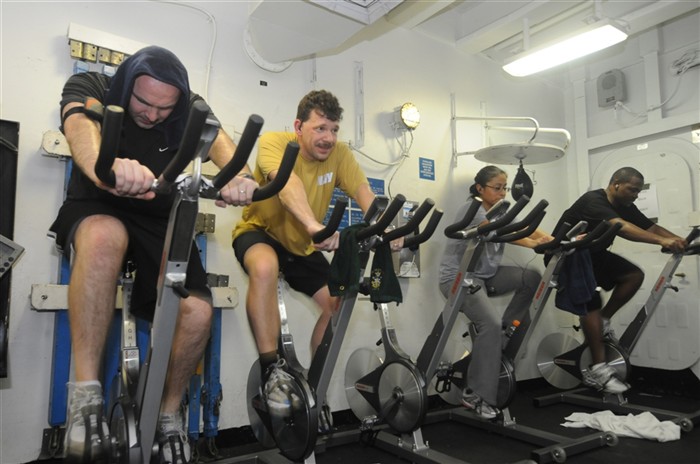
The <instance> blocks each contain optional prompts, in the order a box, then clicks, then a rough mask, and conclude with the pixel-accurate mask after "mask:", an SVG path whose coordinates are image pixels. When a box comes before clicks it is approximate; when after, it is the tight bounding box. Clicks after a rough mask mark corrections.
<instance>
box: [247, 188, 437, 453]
mask: <svg viewBox="0 0 700 464" xmlns="http://www.w3.org/2000/svg"><path fill="white" fill-rule="evenodd" d="M404 202H405V198H404V196H403V195H397V196H396V197H395V198H394V200H393V201H391V203H389V202H388V199H387V198H386V197H379V196H378V197H376V198H375V200H374V202H373V203H372V205H371V206H370V208H369V209H368V211H367V213H366V214H365V217H364V222H365V223H367V224H368V226H367V227H365V228H362V229H359V230H357V231H356V235H355V237H356V240H357V241H358V249H359V263H360V266H359V268H360V276H362V273H363V272H364V270H365V267H366V265H367V262H368V260H369V254H370V251H372V249H374V248H375V247H377V246H379V245H381V244H384V243H389V242H390V241H392V240H395V239H397V238H399V237H402V236H404V235H407V234H408V233H411V232H412V231H413V230H414V229H415V226H414V225H413V224H414V223H412V222H409V223H408V224H406V225H405V226H403V227H400V228H397V229H395V230H392V231H390V232H386V233H384V232H385V230H386V229H387V227H388V226H389V225H390V224H391V222H392V221H393V219H394V217H395V216H396V215H397V214H398V213H399V211H400V210H401V207H402V205H403V203H404ZM344 207H345V202H344V201H340V200H336V205H335V207H334V211H333V213H332V215H331V219H330V220H329V224H328V226H326V228H325V229H324V230H322V231H320V232H318V233H317V234H316V235H315V236H314V237H312V239H313V240H314V241H315V242H321V241H323V240H324V239H325V238H326V237H328V236H330V235H331V234H332V233H334V231H335V229H336V227H337V226H338V224H339V223H340V217H341V216H342V214H343V211H342V210H343V209H344ZM428 209H429V208H428ZM425 214H427V210H426V209H424V211H422V212H421V213H420V215H419V214H416V215H414V218H415V219H416V221H417V222H420V220H421V219H422V217H423V216H425ZM281 288H282V287H281V286H278V306H279V311H280V321H281V330H280V337H279V341H278V355H279V357H280V359H283V360H284V367H283V368H284V369H285V371H286V372H287V373H288V374H290V375H291V377H292V379H293V381H292V382H291V383H290V385H289V391H290V397H297V398H299V399H300V401H293V402H292V404H291V414H290V415H289V416H288V417H282V418H280V417H276V416H274V415H271V414H270V413H269V411H268V407H267V404H266V403H265V401H264V399H263V396H262V386H261V384H260V379H261V376H260V365H259V362H258V361H256V362H255V363H254V364H253V366H252V367H251V370H250V373H249V375H248V385H247V397H248V416H249V419H250V423H251V428H252V430H253V433H254V434H255V436H256V438H258V441H260V442H261V443H262V444H263V445H265V446H272V445H273V444H274V445H276V447H277V448H279V452H280V453H281V454H282V455H283V456H284V457H286V458H287V459H289V460H291V461H293V462H302V461H303V462H307V463H309V462H315V456H314V454H313V452H314V449H315V447H316V445H317V437H318V429H319V422H320V421H319V416H323V412H322V411H321V409H322V408H323V406H319V405H324V403H325V399H326V393H327V390H328V385H329V383H330V380H331V376H332V374H333V368H334V366H335V363H336V361H337V359H338V355H339V352H340V347H341V345H342V342H343V339H344V337H345V333H346V330H347V327H348V323H349V321H350V316H351V315H352V311H353V307H354V305H355V301H356V299H357V294H358V290H357V289H355V288H354V286H349V288H348V290H347V291H346V293H345V294H344V295H343V297H342V298H341V302H340V307H339V310H338V311H337V312H336V313H334V315H333V317H332V318H331V320H330V322H329V323H328V326H327V328H326V331H325V333H324V336H323V340H322V342H321V344H320V345H319V347H318V348H317V350H316V353H315V354H314V356H313V358H312V360H311V364H310V367H309V369H308V371H307V370H306V369H304V367H303V366H302V365H301V363H300V362H299V360H298V358H297V356H296V352H295V349H294V341H293V337H292V335H291V333H290V331H289V326H288V319H287V313H286V308H285V305H284V301H283V299H282V291H281ZM325 415H326V417H325V419H323V418H322V420H324V421H325V422H328V421H330V417H328V416H329V413H328V410H327V409H326V413H325ZM274 452H275V453H276V450H275V451H274ZM259 458H260V456H259V455H256V456H255V457H250V458H249V457H242V458H241V459H238V460H236V461H234V462H256V463H257V462H260V461H259ZM275 458H279V456H275V455H273V456H271V459H275Z"/></svg>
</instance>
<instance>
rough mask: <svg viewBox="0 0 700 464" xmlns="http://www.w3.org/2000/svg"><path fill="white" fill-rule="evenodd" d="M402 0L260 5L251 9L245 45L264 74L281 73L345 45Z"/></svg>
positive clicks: (298, 0) (264, 1) (297, 0)
mask: <svg viewBox="0 0 700 464" xmlns="http://www.w3.org/2000/svg"><path fill="white" fill-rule="evenodd" d="M402 2H403V0H291V1H279V0H261V1H259V2H258V3H256V4H255V5H254V6H252V7H251V12H250V15H249V16H248V24H247V25H246V30H245V37H244V41H243V43H244V45H245V49H246V52H247V53H248V56H250V58H251V59H252V60H253V61H254V62H255V64H257V65H258V66H260V67H261V68H263V69H266V70H268V71H273V72H280V71H283V70H285V69H287V68H288V67H289V66H290V65H291V64H292V61H293V60H295V59H298V58H302V57H307V56H310V55H313V54H314V53H318V52H321V51H324V50H330V49H332V48H335V47H337V46H339V45H341V44H343V43H344V42H345V41H346V40H348V39H349V38H350V37H352V36H353V35H355V34H356V33H357V32H358V31H360V30H361V29H363V28H364V27H366V26H367V25H369V24H372V23H373V22H375V21H376V20H377V19H379V18H381V17H383V16H384V15H386V14H387V13H388V12H389V11H391V10H392V9H393V8H395V7H396V6H397V5H399V4H401V3H402Z"/></svg>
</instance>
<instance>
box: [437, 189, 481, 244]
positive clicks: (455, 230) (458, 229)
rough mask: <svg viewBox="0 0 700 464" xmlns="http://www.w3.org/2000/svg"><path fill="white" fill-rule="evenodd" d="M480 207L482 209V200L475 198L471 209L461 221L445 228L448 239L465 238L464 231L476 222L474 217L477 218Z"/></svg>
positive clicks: (470, 206)
mask: <svg viewBox="0 0 700 464" xmlns="http://www.w3.org/2000/svg"><path fill="white" fill-rule="evenodd" d="M480 207H481V199H480V198H476V197H475V198H474V201H473V202H472V204H471V205H469V209H467V212H466V213H465V214H464V217H463V218H462V219H461V220H459V221H457V222H455V223H454V224H451V225H449V226H447V227H445V236H446V237H448V238H456V239H462V238H464V234H463V233H462V231H463V230H464V229H465V228H466V227H467V226H468V225H469V224H471V222H472V221H473V220H474V217H475V216H476V213H477V211H479V208H480Z"/></svg>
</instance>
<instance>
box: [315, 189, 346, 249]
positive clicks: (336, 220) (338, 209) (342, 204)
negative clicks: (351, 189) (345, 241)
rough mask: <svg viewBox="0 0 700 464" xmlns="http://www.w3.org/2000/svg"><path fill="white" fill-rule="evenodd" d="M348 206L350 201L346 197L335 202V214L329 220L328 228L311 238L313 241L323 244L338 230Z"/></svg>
mask: <svg viewBox="0 0 700 464" xmlns="http://www.w3.org/2000/svg"><path fill="white" fill-rule="evenodd" d="M347 206H348V200H347V198H345V197H340V198H338V199H336V200H335V205H333V212H332V213H331V217H330V218H329V219H328V224H326V227H324V228H323V229H321V230H319V231H318V232H316V233H315V234H313V235H312V236H311V240H313V242H314V243H321V242H322V241H324V240H325V239H327V238H328V237H330V236H331V235H333V234H334V233H335V231H336V230H338V226H339V225H340V222H341V221H342V220H343V215H344V214H345V208H347Z"/></svg>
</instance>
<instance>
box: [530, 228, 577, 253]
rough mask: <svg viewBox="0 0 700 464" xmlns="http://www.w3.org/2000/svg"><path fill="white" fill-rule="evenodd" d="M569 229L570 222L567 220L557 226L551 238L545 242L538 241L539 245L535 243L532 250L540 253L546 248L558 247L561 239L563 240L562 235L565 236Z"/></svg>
mask: <svg viewBox="0 0 700 464" xmlns="http://www.w3.org/2000/svg"><path fill="white" fill-rule="evenodd" d="M569 230H571V224H569V223H568V222H565V223H564V224H562V226H561V227H560V228H559V230H558V231H557V234H556V235H555V236H554V238H553V239H552V240H550V241H549V242H547V243H540V244H539V245H535V247H534V248H533V251H534V252H535V253H538V254H541V253H544V252H546V251H548V250H552V249H554V248H558V247H559V246H560V245H561V241H562V240H564V237H566V234H567V233H568V232H569Z"/></svg>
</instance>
